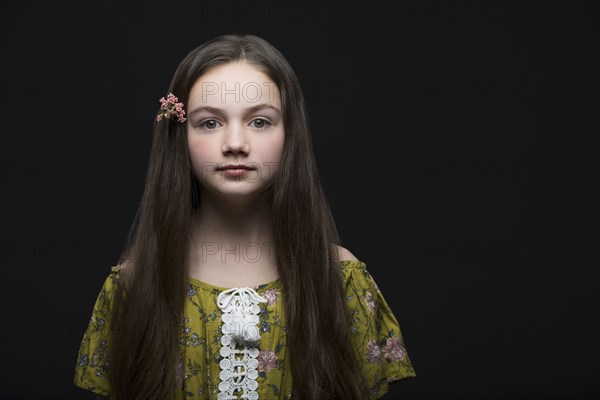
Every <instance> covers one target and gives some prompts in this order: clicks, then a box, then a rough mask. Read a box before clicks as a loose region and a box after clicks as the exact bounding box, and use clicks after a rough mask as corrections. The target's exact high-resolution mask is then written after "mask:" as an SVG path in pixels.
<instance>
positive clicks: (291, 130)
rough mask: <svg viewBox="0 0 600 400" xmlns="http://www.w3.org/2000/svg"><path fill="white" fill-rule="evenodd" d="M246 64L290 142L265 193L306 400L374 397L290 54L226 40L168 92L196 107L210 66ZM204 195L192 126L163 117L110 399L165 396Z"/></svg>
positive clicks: (125, 288)
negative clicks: (196, 90) (277, 111)
mask: <svg viewBox="0 0 600 400" xmlns="http://www.w3.org/2000/svg"><path fill="white" fill-rule="evenodd" d="M236 61H245V62H248V63H249V64H251V65H253V66H254V67H256V68H258V69H259V70H261V71H262V72H263V73H265V74H266V75H267V76H269V78H270V79H272V81H273V82H274V83H275V84H276V85H277V87H278V88H279V91H280V93H281V104H282V114H283V120H284V129H285V141H284V149H283V154H282V159H281V162H280V167H279V168H278V169H277V171H276V172H275V175H274V177H273V180H272V181H271V183H270V185H269V186H268V189H267V190H266V191H265V196H266V198H267V199H268V201H269V206H270V207H271V210H272V221H273V234H274V241H275V242H274V250H275V257H276V258H275V261H276V265H277V268H278V272H279V276H280V279H281V281H282V284H283V287H284V291H285V293H286V296H284V301H285V319H286V326H287V327H288V329H287V345H288V351H289V356H290V365H291V369H292V381H293V387H294V395H295V396H296V398H298V399H302V400H316V399H319V400H324V399H344V400H353V399H356V400H358V399H361V400H362V399H364V398H365V395H364V393H365V392H364V390H365V389H366V381H365V378H364V375H363V371H362V368H360V364H359V362H358V359H357V355H356V353H355V350H354V348H353V346H352V344H351V342H350V336H349V329H348V323H347V314H346V308H345V301H344V290H343V284H342V275H341V272H340V266H339V264H338V253H337V251H338V249H337V246H336V245H339V244H340V239H339V236H338V232H337V229H336V226H335V222H334V220H333V217H332V214H331V211H330V209H329V205H328V204H327V201H326V198H325V194H324V192H323V188H322V186H321V183H320V180H319V174H318V171H317V166H316V161H315V158H314V153H313V148H312V140H311V135H310V130H309V121H308V116H307V113H306V110H305V104H304V97H303V94H302V90H301V88H300V84H299V82H298V79H297V77H296V75H295V73H294V71H293V70H292V68H291V67H290V65H289V64H288V62H287V60H286V59H285V58H284V56H283V55H282V54H281V53H280V52H279V51H278V50H277V49H275V48H274V47H273V46H272V45H271V44H269V43H268V42H267V41H265V40H264V39H262V38H260V37H257V36H254V35H233V34H231V35H223V36H219V37H216V38H214V39H212V40H210V41H208V42H205V43H204V44H202V45H201V46H199V47H197V48H195V49H194V50H192V51H191V52H189V53H188V54H187V56H186V57H185V58H184V59H183V60H182V61H181V63H180V64H179V66H178V68H177V70H176V71H175V75H174V76H173V79H172V81H171V84H170V86H169V90H168V92H172V93H174V94H175V95H176V96H178V97H179V100H180V101H182V102H183V103H184V104H188V98H189V93H190V90H191V88H192V86H193V84H194V83H195V82H196V80H197V79H198V78H199V77H200V76H201V75H202V74H203V73H205V72H207V71H208V69H209V68H212V67H214V66H218V65H223V64H226V63H230V62H236ZM201 201H202V199H201V196H200V192H199V183H198V181H197V179H196V177H195V175H194V172H193V169H192V166H191V161H190V158H189V150H188V145H187V126H186V124H181V123H177V122H176V121H171V120H168V121H160V122H156V121H155V123H154V138H153V143H152V149H151V155H150V160H149V168H148V173H147V176H146V186H145V190H144V193H143V196H142V201H141V203H140V206H139V209H138V211H137V214H136V217H135V220H134V223H133V225H132V227H131V230H130V232H129V236H128V238H127V243H126V246H125V247H124V249H123V252H122V253H121V256H120V258H119V265H123V266H125V265H130V266H131V268H123V269H122V270H121V271H122V282H124V283H125V284H124V285H118V287H117V292H116V297H115V304H116V308H115V311H114V312H113V335H112V343H111V346H110V349H111V364H110V373H111V376H110V380H111V388H112V393H111V399H114V400H149V399H157V400H165V399H170V398H172V397H173V394H174V392H175V390H177V389H176V387H175V363H176V357H177V348H176V347H177V338H178V335H179V329H180V320H181V318H182V315H183V307H184V302H185V300H186V299H185V296H186V293H187V285H188V284H189V275H188V254H189V253H188V251H189V243H190V233H191V222H192V218H191V216H192V214H193V212H194V210H196V209H197V208H198V206H199V205H200V202H201Z"/></svg>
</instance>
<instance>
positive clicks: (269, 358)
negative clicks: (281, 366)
mask: <svg viewBox="0 0 600 400" xmlns="http://www.w3.org/2000/svg"><path fill="white" fill-rule="evenodd" d="M257 359H258V370H259V371H265V372H269V371H270V370H272V369H273V368H275V361H276V360H277V356H276V355H275V352H274V351H273V350H269V349H265V350H261V351H260V352H259V353H258V357H257Z"/></svg>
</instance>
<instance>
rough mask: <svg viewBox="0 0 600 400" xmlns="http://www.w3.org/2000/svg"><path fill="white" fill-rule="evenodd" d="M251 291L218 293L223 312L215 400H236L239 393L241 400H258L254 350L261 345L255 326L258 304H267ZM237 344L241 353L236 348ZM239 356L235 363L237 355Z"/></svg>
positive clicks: (242, 288)
mask: <svg viewBox="0 0 600 400" xmlns="http://www.w3.org/2000/svg"><path fill="white" fill-rule="evenodd" d="M266 302H267V299H265V298H264V297H261V296H260V295H259V294H258V293H257V292H256V291H255V290H254V289H252V288H249V287H241V288H232V289H227V290H224V291H222V292H221V293H219V296H218V297H217V305H218V306H219V307H220V308H221V310H222V315H221V320H222V321H223V325H222V326H221V330H222V332H223V336H221V344H222V345H223V346H222V347H221V350H220V353H221V355H222V356H223V357H224V358H223V360H221V363H220V366H221V373H220V374H219V376H220V377H221V383H220V384H219V391H220V393H219V395H218V400H238V399H239V398H238V397H237V395H235V394H234V393H235V392H236V391H241V392H242V397H241V399H244V400H257V399H258V393H257V392H256V389H257V388H258V382H256V378H257V377H258V372H257V370H256V369H257V368H258V360H257V359H256V357H258V353H259V350H258V349H257V348H256V347H257V346H258V343H259V341H260V332H259V330H258V327H257V326H256V324H257V323H258V322H259V320H260V319H259V317H258V315H256V314H258V313H259V312H260V308H259V306H258V303H266ZM237 344H240V345H241V346H242V347H243V349H238V348H236V346H237ZM237 354H239V355H241V356H242V359H241V360H240V359H238V358H237V357H236V355H237Z"/></svg>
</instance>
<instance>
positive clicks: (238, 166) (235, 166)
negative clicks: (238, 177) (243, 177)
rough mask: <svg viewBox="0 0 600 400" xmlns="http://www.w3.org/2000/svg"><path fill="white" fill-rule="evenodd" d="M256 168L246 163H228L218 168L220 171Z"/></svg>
mask: <svg viewBox="0 0 600 400" xmlns="http://www.w3.org/2000/svg"><path fill="white" fill-rule="evenodd" d="M253 169H255V168H252V167H250V166H248V165H244V164H228V165H226V166H224V167H220V168H217V170H218V171H224V170H253Z"/></svg>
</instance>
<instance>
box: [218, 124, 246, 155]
mask: <svg viewBox="0 0 600 400" xmlns="http://www.w3.org/2000/svg"><path fill="white" fill-rule="evenodd" d="M224 133H225V134H224V136H223V146H222V149H223V154H228V153H232V154H238V153H240V152H242V153H246V154H248V151H249V150H250V144H249V143H248V141H247V138H246V133H245V131H244V127H242V126H241V125H240V124H236V123H232V124H230V125H229V126H228V127H227V128H226V129H225V132H224Z"/></svg>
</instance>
